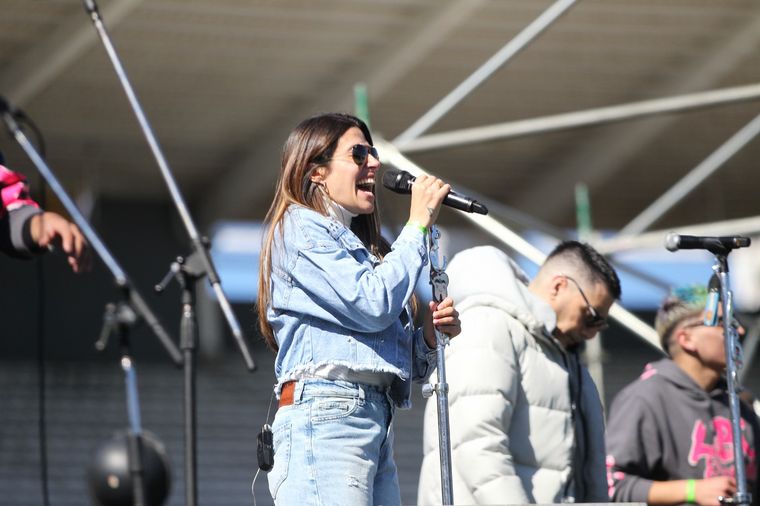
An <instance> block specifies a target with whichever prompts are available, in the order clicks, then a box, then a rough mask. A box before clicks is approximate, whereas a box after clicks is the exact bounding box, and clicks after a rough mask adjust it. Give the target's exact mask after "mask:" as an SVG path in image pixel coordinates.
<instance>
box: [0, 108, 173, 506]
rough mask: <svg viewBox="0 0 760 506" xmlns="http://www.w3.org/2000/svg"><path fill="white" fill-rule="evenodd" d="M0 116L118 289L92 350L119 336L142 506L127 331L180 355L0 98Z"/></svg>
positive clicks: (132, 462)
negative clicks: (143, 333)
mask: <svg viewBox="0 0 760 506" xmlns="http://www.w3.org/2000/svg"><path fill="white" fill-rule="evenodd" d="M0 113H1V114H2V119H3V122H4V123H5V125H6V127H7V128H8V131H9V132H10V133H11V135H12V136H13V137H14V138H15V140H16V141H17V142H18V144H19V145H20V146H21V148H22V149H23V150H24V152H25V153H26V154H27V156H28V157H29V158H30V159H31V161H32V163H34V165H35V167H37V170H38V171H39V173H40V174H41V175H42V177H44V178H45V181H46V182H47V184H48V186H50V188H52V190H53V191H54V192H55V194H56V195H57V196H58V199H59V200H60V201H61V203H62V204H63V206H64V207H65V208H66V210H67V211H68V213H69V215H70V216H71V218H72V219H73V220H74V222H75V223H76V224H77V226H78V227H79V229H80V230H81V231H82V234H84V236H85V237H86V238H87V241H88V242H89V243H90V245H91V246H92V248H93V249H94V250H95V252H96V253H97V254H98V256H99V257H100V258H101V259H102V260H103V263H105V264H106V267H107V268H108V269H109V270H110V271H111V274H112V276H113V278H114V281H115V284H116V286H117V288H118V289H119V292H120V294H121V297H122V300H121V301H120V302H119V303H117V304H113V303H109V304H107V305H106V313H105V315H104V323H103V329H102V331H101V334H100V338H99V339H98V341H97V343H95V347H96V348H97V349H98V350H99V351H102V350H103V349H104V348H105V346H106V343H107V341H108V337H109V335H110V334H111V333H112V332H116V333H117V335H118V336H119V341H120V345H121V349H122V359H121V365H122V369H123V370H124V381H125V384H126V392H127V413H128V416H129V420H130V430H129V431H128V433H127V437H128V457H127V458H128V460H129V472H130V474H131V476H132V493H133V499H134V501H135V502H134V504H136V505H140V506H142V505H144V504H145V488H144V482H143V472H142V427H141V425H140V406H139V400H138V396H137V373H136V370H135V368H134V366H133V361H132V359H131V358H130V356H129V350H128V348H129V346H128V343H129V339H128V331H129V329H130V328H131V327H132V326H134V325H135V324H136V323H137V321H138V315H139V317H142V318H143V320H145V321H146V322H147V323H148V325H149V326H150V327H151V329H152V330H153V332H154V333H155V334H156V336H157V337H158V340H159V341H160V342H161V344H163V346H164V348H165V349H166V352H167V353H168V354H169V356H170V357H171V359H172V361H173V362H174V363H175V364H176V365H177V366H181V365H182V356H181V355H180V353H179V350H178V349H177V346H176V345H175V344H174V341H173V340H172V339H171V337H169V335H168V334H167V333H166V331H165V330H164V329H163V327H162V326H161V323H160V322H159V321H158V318H156V317H155V316H154V315H153V313H152V312H151V310H150V308H149V307H148V305H147V304H146V303H145V301H144V300H143V298H142V297H141V296H140V294H139V293H138V292H137V290H136V289H135V288H134V287H133V286H132V283H131V282H130V281H129V278H128V277H127V275H126V273H125V272H124V271H123V270H122V269H121V267H120V266H119V264H118V263H117V262H116V260H115V259H114V257H113V256H112V255H111V253H110V252H109V251H108V248H106V246H105V244H103V242H102V241H101V240H100V237H98V235H97V234H96V233H95V230H93V228H92V227H91V226H90V224H89V223H88V222H87V220H86V219H85V218H84V216H83V215H82V213H81V212H80V211H79V209H78V208H77V206H76V205H75V204H74V201H73V200H71V198H70V197H69V195H68V194H67V193H66V190H64V188H63V186H62V185H61V184H60V183H59V182H58V179H57V178H56V177H55V175H54V174H53V172H52V171H51V170H50V167H48V165H47V163H46V162H45V160H44V159H43V158H42V157H41V156H40V155H39V153H37V150H36V149H35V148H34V146H33V145H32V143H31V142H29V139H28V138H27V137H26V135H25V134H24V132H23V131H22V130H21V129H20V128H19V126H18V123H17V122H16V119H15V117H14V112H13V109H12V108H11V106H10V105H9V104H8V103H7V102H6V101H5V100H4V99H2V98H1V97H0Z"/></svg>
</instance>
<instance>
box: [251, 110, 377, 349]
mask: <svg viewBox="0 0 760 506" xmlns="http://www.w3.org/2000/svg"><path fill="white" fill-rule="evenodd" d="M353 127H356V128H358V129H360V130H361V131H362V133H363V134H364V137H365V138H366V139H367V142H369V143H370V145H371V144H372V135H371V134H370V133H369V128H368V127H367V125H366V124H365V123H364V122H363V121H362V120H360V119H359V118H357V117H355V116H351V115H349V114H342V113H327V114H320V115H318V116H314V117H311V118H308V119H306V120H304V121H302V122H301V123H300V124H299V125H298V126H297V127H296V128H295V129H294V130H293V131H292V132H291V133H290V135H289V136H288V140H287V141H285V146H284V147H283V150H282V162H281V166H280V176H279V178H278V180H277V186H276V189H275V195H274V200H273V201H272V205H271V206H270V207H269V211H268V212H267V216H266V220H265V222H266V224H267V233H266V234H265V235H264V239H263V244H262V246H261V257H260V259H259V294H258V301H257V303H256V305H257V310H258V315H259V329H260V330H261V334H262V335H263V336H264V340H265V341H266V343H267V345H268V346H269V347H270V348H271V349H272V350H274V351H277V349H278V346H277V341H276V340H275V338H274V333H273V332H272V326H271V325H270V324H269V321H268V320H267V309H268V307H269V305H270V303H271V276H272V244H273V243H274V239H275V237H274V234H275V230H276V229H277V228H278V225H280V224H281V223H282V220H283V218H284V216H285V212H286V211H287V209H288V207H289V206H290V205H292V204H297V205H301V206H304V207H308V208H310V209H313V210H315V211H317V212H319V213H321V214H323V215H325V216H326V215H327V209H325V205H324V201H323V198H322V196H321V194H320V192H319V191H317V185H316V184H315V183H313V182H312V181H311V175H312V174H313V173H314V170H315V169H317V168H318V167H322V166H324V165H325V164H326V163H327V161H328V160H329V159H330V158H331V157H332V155H333V153H334V151H335V148H336V147H337V145H338V141H339V140H340V138H341V137H342V136H343V134H344V133H346V131H348V130H349V129H350V128H353ZM279 228H280V235H281V236H282V234H283V231H282V227H279ZM351 230H352V231H353V232H354V233H355V234H356V235H357V237H359V239H361V241H362V242H363V243H364V245H365V246H366V247H367V249H369V250H370V251H371V252H372V254H374V255H375V256H377V257H378V258H382V257H383V256H384V255H385V254H386V253H388V252H389V251H390V245H389V244H388V242H387V241H386V240H385V239H383V237H382V236H381V235H380V219H379V216H378V212H377V206H375V209H374V210H373V211H372V213H370V214H360V215H359V216H357V217H355V218H354V219H353V220H352V221H351Z"/></svg>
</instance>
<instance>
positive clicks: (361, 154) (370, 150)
mask: <svg viewBox="0 0 760 506" xmlns="http://www.w3.org/2000/svg"><path fill="white" fill-rule="evenodd" d="M369 155H372V157H373V158H375V160H379V159H380V155H378V154H377V148H375V146H368V145H367V144H354V145H353V146H352V147H351V159H352V160H353V161H354V163H355V164H356V165H358V166H359V167H363V166H364V164H365V163H367V157H368V156H369ZM334 159H335V158H334V157H333V158H328V159H327V160H325V163H327V162H329V161H332V160H334Z"/></svg>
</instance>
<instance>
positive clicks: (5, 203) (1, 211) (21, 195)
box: [0, 165, 39, 217]
mask: <svg viewBox="0 0 760 506" xmlns="http://www.w3.org/2000/svg"><path fill="white" fill-rule="evenodd" d="M0 200H2V207H0V217H2V216H3V215H5V213H6V212H7V211H12V210H14V209H16V208H18V207H21V206H33V207H39V206H38V205H37V203H36V202H35V201H34V200H32V199H31V198H30V197H29V187H28V186H27V184H26V178H25V177H24V176H22V175H21V174H18V173H16V172H13V171H11V170H8V169H6V168H5V167H3V166H2V165H0Z"/></svg>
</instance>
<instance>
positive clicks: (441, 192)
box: [409, 174, 451, 228]
mask: <svg viewBox="0 0 760 506" xmlns="http://www.w3.org/2000/svg"><path fill="white" fill-rule="evenodd" d="M450 191H451V185H449V184H445V183H444V182H443V181H441V180H440V179H438V178H437V177H434V176H429V175H426V174H423V175H421V176H419V177H418V178H416V179H415V180H414V183H412V204H411V207H410V209H409V221H410V222H412V223H417V224H419V225H420V226H422V227H426V228H428V227H430V225H432V224H433V223H435V220H436V219H437V218H438V212H439V211H440V210H441V204H442V203H443V199H444V198H445V197H446V195H448V193H449V192H450Z"/></svg>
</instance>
